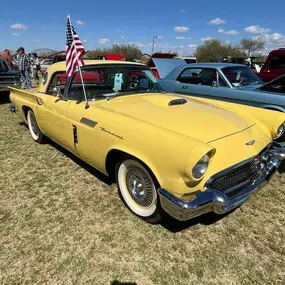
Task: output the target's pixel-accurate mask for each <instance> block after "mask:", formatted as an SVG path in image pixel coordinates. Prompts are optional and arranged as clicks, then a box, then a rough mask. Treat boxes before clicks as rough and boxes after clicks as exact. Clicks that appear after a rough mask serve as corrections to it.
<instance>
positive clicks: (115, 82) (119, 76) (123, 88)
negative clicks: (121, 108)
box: [58, 64, 163, 100]
mask: <svg viewBox="0 0 285 285" xmlns="http://www.w3.org/2000/svg"><path fill="white" fill-rule="evenodd" d="M58 77H59V81H61V82H62V83H65V82H66V78H64V77H65V75H61V76H60V75H58ZM82 79H83V82H84V87H85V91H86V95H87V99H88V100H97V99H105V98H109V99H110V98H112V97H116V96H122V95H130V94H134V93H144V92H161V91H163V89H162V87H161V85H160V83H158V81H157V79H156V78H155V76H154V75H153V73H152V72H151V70H150V69H149V68H148V67H146V66H140V65H131V64H113V65H111V64H106V65H103V64H102V65H100V66H99V65H97V66H96V65H95V66H94V65H93V66H90V65H89V66H88V65H86V66H85V67H84V68H83V69H82ZM83 94H84V93H83V87H82V81H81V76H80V73H79V72H76V73H75V75H74V76H73V79H72V82H71V86H70V89H69V92H68V96H69V97H72V98H74V99H78V100H83V99H84V97H83Z"/></svg>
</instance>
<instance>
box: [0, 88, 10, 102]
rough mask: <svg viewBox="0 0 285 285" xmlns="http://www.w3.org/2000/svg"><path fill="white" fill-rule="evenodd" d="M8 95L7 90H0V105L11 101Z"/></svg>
mask: <svg viewBox="0 0 285 285" xmlns="http://www.w3.org/2000/svg"><path fill="white" fill-rule="evenodd" d="M9 95H10V92H9V91H0V105H4V104H8V103H11V101H10V98H9Z"/></svg>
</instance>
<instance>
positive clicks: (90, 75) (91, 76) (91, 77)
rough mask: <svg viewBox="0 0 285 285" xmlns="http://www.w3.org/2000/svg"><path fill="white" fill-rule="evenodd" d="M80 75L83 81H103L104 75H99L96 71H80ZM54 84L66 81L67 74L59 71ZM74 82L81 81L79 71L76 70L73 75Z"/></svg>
mask: <svg viewBox="0 0 285 285" xmlns="http://www.w3.org/2000/svg"><path fill="white" fill-rule="evenodd" d="M82 77H83V79H84V82H89V83H104V75H101V74H100V73H98V72H86V73H85V72H82ZM55 80H56V85H65V84H66V81H67V74H66V73H59V74H58V75H57V76H56V79H55ZM73 80H74V82H75V81H78V82H81V77H80V73H79V72H77V73H76V74H75V77H74V79H73Z"/></svg>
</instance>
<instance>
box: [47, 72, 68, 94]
mask: <svg viewBox="0 0 285 285" xmlns="http://www.w3.org/2000/svg"><path fill="white" fill-rule="evenodd" d="M66 81H67V75H66V72H65V71H60V72H55V73H54V74H53V75H52V78H51V79H50V83H49V87H48V89H47V90H48V91H47V94H49V95H53V96H55V95H57V94H58V93H59V92H60V93H61V94H62V95H63V92H64V88H65V84H66Z"/></svg>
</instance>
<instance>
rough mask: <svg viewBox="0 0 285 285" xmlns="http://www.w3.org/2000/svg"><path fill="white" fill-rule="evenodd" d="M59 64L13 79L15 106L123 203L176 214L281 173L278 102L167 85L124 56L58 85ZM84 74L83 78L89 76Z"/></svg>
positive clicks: (198, 210) (39, 137) (38, 135)
mask: <svg viewBox="0 0 285 285" xmlns="http://www.w3.org/2000/svg"><path fill="white" fill-rule="evenodd" d="M63 72H65V62H60V63H56V64H53V65H51V66H50V67H49V69H48V70H47V72H46V73H45V75H44V78H43V81H42V83H41V85H40V86H39V88H38V90H37V91H36V90H29V91H23V90H17V89H15V88H10V89H11V94H10V99H11V101H12V105H10V110H11V111H12V112H16V113H17V114H18V115H19V116H20V117H21V118H22V120H23V121H24V122H26V123H27V125H28V127H29V131H30V134H31V137H32V139H33V140H34V141H35V142H38V143H42V142H43V141H44V139H45V137H49V138H50V139H52V140H54V141H55V142H56V143H58V144H60V145H61V146H62V147H64V148H66V149H67V150H69V151H70V152H72V153H73V154H75V155H76V156H78V157H80V158H81V159H82V160H84V161H86V162H87V163H89V164H90V165H92V166H93V167H95V168H96V169H98V170H99V171H101V172H103V173H104V174H105V175H108V176H109V177H111V178H115V179H116V181H117V184H118V188H119V192H120V196H121V198H122V200H123V202H124V204H125V205H126V206H127V207H128V208H129V209H130V210H131V212H133V213H134V214H135V215H137V216H138V217H140V218H142V219H144V220H146V221H148V222H151V223H157V222H159V221H160V220H161V217H162V213H163V211H162V209H164V211H166V212H167V213H169V214H170V215H171V216H173V217H174V218H176V219H178V220H188V219H190V218H193V217H196V216H199V215H202V214H204V213H207V212H211V211H214V212H216V213H218V214H222V213H225V212H228V211H230V210H232V209H234V208H236V207H238V206H239V205H241V204H242V203H244V202H245V201H246V200H247V199H248V198H249V197H250V196H251V194H252V193H253V191H255V190H257V189H258V188H260V187H261V186H263V185H264V184H265V183H266V182H267V181H268V179H269V178H270V177H271V176H272V175H273V174H274V173H275V171H276V168H278V166H279V165H280V162H281V161H282V160H284V158H285V149H284V147H283V146H282V145H281V144H278V143H275V142H273V141H272V140H273V139H274V138H278V137H280V136H282V135H283V133H284V132H285V125H284V115H279V116H278V113H277V114H276V113H275V112H274V111H269V110H263V109H259V108H253V107H249V106H242V105H238V104H231V103H227V105H228V106H226V107H225V108H223V107H220V102H218V101H216V103H215V102H213V103H207V102H206V100H205V99H199V100H198V99H191V98H190V97H189V98H184V97H183V96H179V95H176V94H167V93H165V92H164V91H162V88H161V86H160V84H159V82H158V81H157V80H156V78H155V77H154V76H153V74H152V72H151V70H150V69H149V68H148V67H147V66H145V65H142V64H138V63H133V62H121V61H88V60H86V61H85V65H84V67H83V68H82V73H83V74H88V73H92V74H101V75H102V77H101V78H99V77H97V78H98V82H94V81H92V82H89V80H84V81H85V82H84V86H85V91H86V98H85V96H84V93H83V87H82V85H81V84H80V82H79V81H78V77H77V75H74V76H73V78H72V79H71V80H70V81H68V82H69V83H68V84H66V85H65V86H63V85H60V86H58V85H56V80H55V78H56V76H57V74H58V73H63ZM83 78H86V77H84V76H83Z"/></svg>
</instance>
